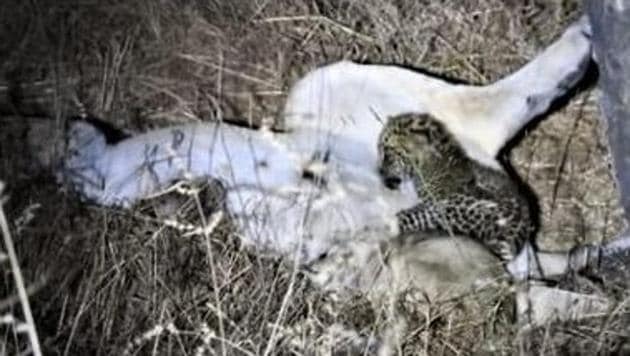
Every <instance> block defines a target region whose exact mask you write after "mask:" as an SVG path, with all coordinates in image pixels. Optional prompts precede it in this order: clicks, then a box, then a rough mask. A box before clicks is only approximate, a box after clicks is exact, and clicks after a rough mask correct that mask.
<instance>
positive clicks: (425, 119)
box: [378, 114, 536, 262]
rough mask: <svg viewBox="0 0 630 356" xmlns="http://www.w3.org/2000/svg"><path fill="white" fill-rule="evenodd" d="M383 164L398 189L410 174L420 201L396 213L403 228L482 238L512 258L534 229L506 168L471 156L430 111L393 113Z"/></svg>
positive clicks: (382, 143)
mask: <svg viewBox="0 0 630 356" xmlns="http://www.w3.org/2000/svg"><path fill="white" fill-rule="evenodd" d="M378 150H379V164H380V166H379V169H380V174H381V176H382V178H383V180H384V182H385V184H386V185H387V186H388V187H390V188H392V189H394V188H397V187H398V185H399V184H400V183H401V182H402V180H403V179H405V178H409V179H411V180H412V182H413V184H414V186H415V189H416V191H417V194H418V197H419V198H420V203H419V204H417V205H415V206H413V207H411V208H409V209H406V210H402V211H400V212H398V214H397V215H396V217H397V219H398V225H399V229H400V232H401V233H407V232H412V231H445V232H447V233H449V234H464V235H467V236H470V237H471V238H474V239H477V240H479V241H481V242H482V243H483V244H484V245H486V246H487V247H488V248H489V249H490V250H491V251H492V252H493V253H495V254H496V255H497V256H499V257H500V258H502V259H503V260H504V261H506V262H507V261H509V260H512V259H513V258H514V257H515V256H516V254H517V253H518V252H519V251H520V249H521V248H522V247H523V246H524V244H525V243H526V242H527V241H528V240H529V239H530V238H531V237H532V236H533V234H534V232H535V231H536V222H535V219H534V216H533V213H532V212H531V208H530V204H529V201H528V199H527V197H526V195H525V194H523V191H522V190H521V187H519V184H518V183H517V181H516V180H515V179H514V178H512V177H510V176H509V175H508V174H507V172H506V171H505V170H503V169H497V168H491V167H487V166H484V165H482V164H481V163H479V162H477V161H475V160H473V159H471V158H469V157H468V156H467V155H466V153H465V151H464V149H463V148H462V147H461V145H460V144H459V143H458V141H457V140H456V139H455V138H454V137H453V136H452V135H451V133H450V132H449V131H448V130H447V129H446V128H445V127H444V125H443V124H442V123H440V122H439V121H438V120H436V119H435V118H434V117H432V116H431V115H428V114H403V115H399V116H394V117H391V118H389V120H388V122H387V124H386V125H385V127H384V129H383V130H382V132H381V134H380V136H379V142H378Z"/></svg>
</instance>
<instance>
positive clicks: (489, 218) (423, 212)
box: [396, 195, 528, 261]
mask: <svg viewBox="0 0 630 356" xmlns="http://www.w3.org/2000/svg"><path fill="white" fill-rule="evenodd" d="M506 208H509V207H505V206H502V205H501V202H500V201H493V200H488V199H479V198H476V197H473V196H467V195H454V196H452V197H448V198H445V199H440V200H436V201H426V202H424V203H422V204H418V205H416V206H414V207H412V208H409V209H406V210H402V211H400V212H398V214H397V215H396V217H397V220H398V224H399V229H400V231H401V232H402V233H406V232H413V231H435V230H439V231H445V232H447V233H449V234H464V235H467V236H470V237H472V238H474V239H477V240H479V241H480V242H482V243H483V244H484V245H486V247H488V249H490V250H491V251H492V252H493V253H494V254H495V255H497V256H499V257H500V258H501V259H502V260H504V261H509V260H511V259H513V258H514V256H515V255H516V253H517V251H518V250H519V248H520V247H521V246H522V245H523V244H524V243H525V241H526V239H527V234H528V231H527V228H524V227H525V226H526V225H524V224H521V221H519V219H521V218H522V217H520V216H519V214H517V213H511V214H506V213H505V209H506Z"/></svg>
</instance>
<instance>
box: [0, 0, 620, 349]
mask: <svg viewBox="0 0 630 356" xmlns="http://www.w3.org/2000/svg"><path fill="white" fill-rule="evenodd" d="M578 12H579V2H578V1H555V2H549V1H537V0H532V1H500V0H472V1H465V2H463V1H455V0H452V1H448V0H446V1H430V0H423V1H417V0H366V1H361V2H359V1H338V2H337V1H327V0H321V1H318V0H313V1H307V0H299V1H288V0H280V1H262V0H261V1H255V0H251V1H227V0H223V1H222V0H210V1H189V2H183V1H174V0H173V1H162V2H160V3H158V2H153V1H141V2H129V1H119V0H110V1H106V2H103V1H85V2H73V1H39V2H22V1H16V0H7V1H3V2H2V3H1V4H0V58H1V60H0V112H2V113H4V114H15V113H16V112H18V113H22V114H29V115H31V114H42V115H44V116H48V117H51V118H54V119H55V126H56V127H57V128H61V127H63V121H64V118H65V117H66V116H67V115H68V114H72V113H75V112H76V107H75V102H77V101H80V102H81V103H82V104H83V105H84V106H85V108H86V109H87V110H88V111H90V112H92V113H93V114H95V115H97V116H99V117H102V118H104V119H106V120H107V121H109V122H111V123H113V124H115V125H117V126H122V127H125V128H127V129H129V130H146V129H148V128H151V127H155V126H162V125H165V124H170V123H175V122H191V121H198V120H201V121H204V120H216V119H226V120H235V121H240V122H244V123H248V122H249V123H252V124H254V125H255V124H257V123H258V122H259V120H260V119H262V118H274V119H277V117H276V116H277V113H278V109H279V108H280V105H281V103H282V101H283V99H284V95H285V94H286V89H287V87H288V86H289V85H290V84H291V83H293V82H294V81H295V80H296V79H297V78H298V77H299V76H301V75H302V74H304V73H305V72H307V71H308V70H310V69H312V68H314V67H316V66H319V65H322V64H324V63H329V62H332V61H335V60H339V59H342V58H346V59H353V60H357V61H362V62H374V63H398V64H403V65H407V66H411V67H416V68H421V69H423V70H426V71H429V72H433V73H437V74H440V75H442V76H444V77H447V78H452V79H457V80H463V81H466V82H471V83H487V82H489V81H492V80H494V79H497V78H499V77H501V76H502V75H504V74H505V73H508V72H510V71H512V70H513V69H515V68H517V67H518V66H520V65H522V64H523V63H525V62H526V61H527V60H529V59H530V58H532V57H533V56H534V55H535V53H536V52H537V51H539V50H540V49H541V48H543V47H544V45H545V44H547V43H549V42H550V41H551V40H552V39H553V38H555V37H556V36H557V35H558V34H559V33H560V32H561V31H562V30H563V29H564V28H565V27H566V25H567V23H569V22H570V21H571V20H572V19H574V18H576V17H577V16H578ZM19 126H20V122H17V121H15V120H14V121H13V122H12V123H11V125H10V127H11V128H10V129H6V130H5V129H4V127H7V128H8V127H9V126H3V129H2V132H1V134H2V136H3V137H2V141H1V142H0V179H3V180H5V181H7V183H8V184H9V188H10V189H11V190H10V192H11V200H10V201H9V203H8V205H7V207H8V208H9V215H10V217H9V218H10V220H11V221H12V222H13V230H14V233H15V236H14V237H15V239H16V241H15V242H16V245H17V249H18V255H19V256H20V257H21V261H20V262H21V265H22V266H23V269H24V277H25V279H26V281H27V284H28V285H29V288H30V292H31V302H32V305H33V308H34V314H35V319H36V321H37V324H38V328H39V332H40V336H41V339H42V340H41V341H42V346H43V348H44V350H45V353H46V354H68V355H74V354H101V355H109V354H121V352H123V351H124V350H129V351H130V352H131V353H132V354H159V355H161V354H195V352H196V351H198V348H199V347H201V348H202V349H203V348H204V347H205V350H206V353H208V354H215V353H216V354H224V355H234V354H264V353H265V352H268V353H269V354H282V353H286V354H291V352H292V351H291V350H293V352H296V353H298V354H302V353H305V354H309V352H310V354H313V352H314V351H313V350H311V351H309V352H307V351H304V350H300V347H298V346H295V345H293V346H292V344H291V342H290V340H288V339H287V338H280V337H279V338H274V337H273V336H274V335H275V336H280V335H281V334H283V333H284V332H280V331H281V329H282V328H290V327H293V326H295V325H300V324H303V325H304V328H306V329H307V330H302V334H301V335H300V337H298V338H297V339H299V340H303V341H304V340H311V341H312V343H313V344H315V341H313V340H312V339H309V338H307V337H306V336H307V334H308V333H307V331H308V330H311V331H313V332H315V331H317V330H320V329H325V328H326V327H327V326H330V325H333V324H335V323H337V322H338V323H341V324H345V325H354V326H357V327H358V330H359V331H360V332H361V334H362V335H363V336H366V337H368V336H369V335H371V334H373V333H375V332H377V331H379V330H383V328H384V327H385V326H384V325H385V324H386V323H385V321H384V320H385V319H386V317H385V316H386V314H387V313H386V312H385V311H383V310H381V309H379V308H378V307H374V306H373V305H372V304H371V303H369V302H366V300H365V299H364V298H363V299H362V297H358V299H357V300H354V301H351V302H347V303H345V304H343V303H342V304H343V305H342V306H341V307H340V310H341V312H339V313H338V314H336V313H332V314H331V313H330V312H329V311H327V308H326V305H327V304H328V301H327V298H326V297H325V296H322V295H320V294H319V293H317V292H316V291H314V290H312V289H311V288H310V287H309V286H308V283H306V281H304V280H303V278H302V277H301V276H300V275H299V274H297V275H296V274H295V273H294V270H293V269H292V268H291V266H287V265H285V264H284V263H283V262H281V261H277V260H274V259H271V258H262V257H256V256H254V255H252V254H250V253H249V252H248V251H246V250H244V249H242V248H241V247H240V246H238V244H236V243H235V242H234V241H236V239H235V238H234V236H231V235H230V234H229V233H227V231H229V226H222V227H221V231H223V233H215V234H213V235H212V236H211V237H206V236H193V237H182V236H181V235H182V234H181V233H177V232H176V231H174V230H173V229H169V228H167V227H165V225H164V223H163V222H161V221H159V219H156V218H155V215H154V213H153V211H152V210H151V207H150V206H143V207H138V208H137V209H135V210H132V211H124V212H121V211H114V210H108V209H101V208H96V207H91V206H85V205H81V204H79V203H78V202H76V199H75V198H74V197H72V196H69V195H65V194H63V193H61V192H59V189H58V187H56V186H55V185H54V184H52V183H51V177H49V176H48V175H46V174H41V173H40V174H34V173H33V171H32V170H29V169H28V166H29V162H28V161H26V159H25V158H24V157H22V156H16V155H15V152H20V153H22V152H23V149H22V148H23V145H24V144H23V142H22V141H21V140H22V136H21V135H22V131H21V130H20V128H19ZM57 130H58V131H55V132H52V133H51V136H54V135H58V134H59V133H60V132H61V131H60V129H57ZM604 142H605V141H603V140H602V139H601V138H600V133H599V121H598V113H597V107H596V102H595V95H594V93H593V92H592V91H589V90H587V91H585V92H583V93H581V94H580V95H578V96H577V97H576V98H574V99H573V100H572V101H571V103H570V104H568V105H567V106H565V107H564V108H562V109H560V110H558V111H557V112H555V113H554V114H553V115H551V117H550V118H549V120H546V121H545V122H543V123H542V124H541V125H539V127H537V128H536V130H534V131H532V132H529V133H527V134H526V135H525V138H524V140H523V141H522V143H521V144H520V145H519V146H518V147H517V148H516V149H515V150H514V152H513V154H512V161H513V163H514V165H515V167H516V169H517V171H518V172H519V173H520V174H521V175H522V176H523V177H524V178H525V180H526V181H527V182H529V183H530V184H531V185H532V186H533V188H534V190H535V192H536V193H537V194H538V196H539V197H540V200H541V204H540V205H541V209H542V212H543V213H542V222H543V224H542V225H543V230H542V233H541V237H540V244H541V245H542V246H543V247H548V248H556V247H567V246H570V245H571V244H573V243H574V242H576V241H580V242H584V241H602V240H605V239H608V238H610V237H612V236H614V234H615V233H616V232H617V231H619V229H620V228H621V216H620V211H619V208H618V205H617V200H616V191H615V189H614V186H613V183H612V180H611V177H610V173H609V172H608V166H607V163H606V159H605V158H604V157H606V152H607V149H606V146H605V144H604ZM34 204H38V205H39V208H38V209H35V210H34V212H33V214H34V217H33V218H32V219H31V220H30V221H28V222H27V223H22V224H21V225H20V224H19V223H18V222H19V221H24V219H21V220H20V218H21V217H22V218H23V217H24V216H26V215H28V214H27V212H28V209H27V208H28V207H31V206H34ZM191 214H192V216H190V215H189V216H188V217H189V218H190V219H193V220H195V221H198V220H199V218H200V215H199V214H198V211H196V210H195V209H194V208H193V209H192V212H191ZM26 220H28V219H26ZM0 250H1V247H0ZM9 272H10V271H8V270H7V268H6V267H5V266H3V265H0V273H2V278H0V315H3V314H4V313H6V312H13V313H16V314H18V315H19V311H18V310H17V306H16V304H14V303H11V301H12V299H11V298H12V296H13V293H14V288H13V285H12V284H11V282H10V279H9V278H7V276H8V273H9ZM210 272H212V273H210ZM3 302H4V303H5V304H2V303H3ZM7 305H8V306H7ZM440 310H451V309H449V308H446V309H445V308H441V309H440ZM406 313H407V315H408V316H409V317H408V319H409V320H408V323H409V325H408V326H409V330H410V331H409V332H408V334H407V337H406V338H405V339H404V340H405V341H404V343H405V345H406V346H405V350H407V354H414V353H419V352H421V351H424V352H426V353H427V354H430V355H435V354H437V355H442V354H446V355H448V354H514V353H517V352H523V353H535V354H557V353H559V352H561V351H566V352H573V353H576V352H578V351H582V353H584V354H594V353H600V354H608V353H613V352H614V350H615V348H618V349H617V350H621V349H619V347H622V346H619V345H622V344H623V342H627V339H624V338H623V337H622V336H623V335H628V334H629V333H628V330H627V323H625V324H623V323H621V322H620V321H619V320H617V319H611V320H604V321H601V322H594V324H593V325H587V326H577V325H560V326H554V327H550V328H549V329H546V330H544V332H543V333H542V334H540V335H535V336H536V337H533V338H531V337H526V338H522V337H519V336H518V335H516V334H515V332H514V329H513V328H512V327H511V326H510V325H509V323H507V322H506V321H505V320H503V319H502V317H500V316H499V315H497V316H496V317H492V316H477V317H476V318H468V319H467V318H461V317H458V314H457V313H456V312H455V309H453V310H452V311H450V312H447V313H438V314H440V317H439V318H428V319H427V318H426V317H424V316H423V317H418V318H414V315H415V314H414V313H413V312H411V311H406ZM427 320H429V321H427ZM598 323H599V324H598ZM171 325H172V327H171ZM160 327H162V328H163V329H160ZM624 332H625V334H624ZM617 334H619V335H621V336H620V337H614V336H615V335H617ZM143 335H144V337H143ZM587 336H588V337H587ZM576 339H580V340H584V341H583V342H582V343H579V344H578V343H575V342H574V341H575V340H576ZM479 340H486V341H485V342H483V343H480V342H477V341H479ZM320 341H322V340H320ZM23 342H24V340H23V339H22V337H20V336H17V335H14V334H13V331H12V329H11V328H3V327H1V326H0V354H2V352H3V351H6V352H7V353H9V354H11V351H14V350H15V349H16V348H19V347H22V346H23ZM309 342H310V341H309ZM322 342H323V341H322ZM210 349H212V350H214V351H213V352H210V351H209V350H210ZM7 350H8V351H7ZM355 351H356V350H355ZM351 354H352V353H351Z"/></svg>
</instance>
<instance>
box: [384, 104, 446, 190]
mask: <svg viewBox="0 0 630 356" xmlns="http://www.w3.org/2000/svg"><path fill="white" fill-rule="evenodd" d="M446 143H448V133H447V132H446V131H445V129H444V128H443V127H442V125H441V124H440V123H439V122H438V121H436V120H435V119H434V118H433V117H431V116H430V115H428V114H403V115H398V116H393V117H390V118H389V119H388V121H387V123H386V124H385V127H384V128H383V130H382V131H381V134H380V136H379V140H378V160H379V173H380V174H381V177H382V179H383V183H384V184H385V185H386V186H387V187H388V188H390V189H396V188H398V186H399V185H400V184H401V183H402V182H403V180H404V179H407V178H409V177H410V176H411V175H413V174H416V173H417V171H418V170H422V167H423V166H425V164H426V162H428V161H429V160H431V159H434V158H436V157H439V156H441V154H442V151H443V149H444V148H445V147H443V146H444V144H446Z"/></svg>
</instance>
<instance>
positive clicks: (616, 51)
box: [585, 0, 630, 222]
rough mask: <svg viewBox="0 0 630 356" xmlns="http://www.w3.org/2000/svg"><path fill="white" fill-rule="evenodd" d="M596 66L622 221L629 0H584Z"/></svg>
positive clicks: (628, 146)
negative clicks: (591, 30) (589, 22)
mask: <svg viewBox="0 0 630 356" xmlns="http://www.w3.org/2000/svg"><path fill="white" fill-rule="evenodd" d="M585 9H586V12H587V13H588V16H589V18H590V21H591V25H592V29H593V37H592V41H593V51H594V55H595V60H596V61H597V63H598V67H599V87H600V89H601V99H600V106H601V110H602V113H603V116H604V119H605V122H606V125H605V126H606V128H607V135H608V142H609V147H610V152H611V155H612V160H613V168H614V174H615V177H616V180H617V184H618V187H619V192H620V200H621V205H622V207H623V209H624V216H625V218H626V222H630V0H585Z"/></svg>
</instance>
